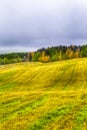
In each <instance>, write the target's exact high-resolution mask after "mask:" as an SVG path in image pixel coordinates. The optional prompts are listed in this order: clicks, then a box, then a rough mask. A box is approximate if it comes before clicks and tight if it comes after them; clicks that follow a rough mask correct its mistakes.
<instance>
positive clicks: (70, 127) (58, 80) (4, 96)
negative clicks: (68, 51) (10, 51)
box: [0, 58, 87, 130]
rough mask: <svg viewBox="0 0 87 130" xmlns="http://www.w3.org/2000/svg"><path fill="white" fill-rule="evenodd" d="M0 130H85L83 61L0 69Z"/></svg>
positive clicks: (86, 87)
mask: <svg viewBox="0 0 87 130" xmlns="http://www.w3.org/2000/svg"><path fill="white" fill-rule="evenodd" d="M0 130H87V59H86V58H83V59H74V60H67V61H59V62H54V63H45V64H44V63H28V62H27V63H19V64H11V65H5V66H0Z"/></svg>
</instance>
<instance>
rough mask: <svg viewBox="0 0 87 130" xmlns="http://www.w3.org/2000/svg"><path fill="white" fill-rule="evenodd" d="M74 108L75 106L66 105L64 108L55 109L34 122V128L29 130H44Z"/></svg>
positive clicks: (28, 129)
mask: <svg viewBox="0 0 87 130" xmlns="http://www.w3.org/2000/svg"><path fill="white" fill-rule="evenodd" d="M72 108H73V105H70V104H69V105H66V106H62V107H60V108H58V109H54V110H52V111H49V112H48V113H46V114H45V115H43V116H42V117H41V118H40V119H39V120H37V121H36V122H34V123H33V124H32V126H31V127H30V126H29V127H28V128H27V130H42V129H43V128H44V126H46V125H47V124H48V123H50V122H52V121H54V120H55V119H56V118H58V117H59V119H60V118H61V117H62V116H64V115H65V114H67V113H68V112H69V111H70V110H71V109H72Z"/></svg>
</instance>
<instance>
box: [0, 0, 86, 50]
mask: <svg viewBox="0 0 87 130" xmlns="http://www.w3.org/2000/svg"><path fill="white" fill-rule="evenodd" d="M86 43H87V0H0V51H1V52H3V51H22V50H24V51H26V50H29V51H30V50H36V49H38V48H41V47H48V46H55V45H60V44H65V45H69V44H86Z"/></svg>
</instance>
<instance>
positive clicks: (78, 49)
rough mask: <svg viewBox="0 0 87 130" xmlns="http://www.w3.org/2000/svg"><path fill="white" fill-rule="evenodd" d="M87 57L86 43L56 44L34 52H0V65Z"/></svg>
mask: <svg viewBox="0 0 87 130" xmlns="http://www.w3.org/2000/svg"><path fill="white" fill-rule="evenodd" d="M82 57H87V45H83V46H76V45H71V46H68V47H67V46H56V47H48V48H42V49H39V50H37V51H35V52H26V53H24V52H19V53H18V52H17V53H7V54H0V65H2V64H10V63H18V62H44V63H47V62H54V61H61V60H67V59H72V58H82Z"/></svg>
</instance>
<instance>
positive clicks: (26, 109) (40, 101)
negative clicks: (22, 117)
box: [0, 95, 48, 122]
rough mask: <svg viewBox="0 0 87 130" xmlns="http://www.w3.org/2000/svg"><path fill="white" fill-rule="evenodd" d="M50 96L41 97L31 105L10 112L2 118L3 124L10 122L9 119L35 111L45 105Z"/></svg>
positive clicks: (0, 118)
mask: <svg viewBox="0 0 87 130" xmlns="http://www.w3.org/2000/svg"><path fill="white" fill-rule="evenodd" d="M47 98H48V96H47V95H44V96H41V97H39V98H38V99H36V100H34V101H33V102H31V103H27V104H26V105H23V106H21V107H19V108H17V109H14V110H13V111H10V112H8V113H7V114H5V115H2V116H1V117H0V120H1V122H3V121H6V120H8V118H12V117H14V116H17V115H18V114H25V113H26V112H30V111H31V110H32V109H35V108H37V107H39V106H40V105H42V104H43V103H45V101H46V100H47Z"/></svg>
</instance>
